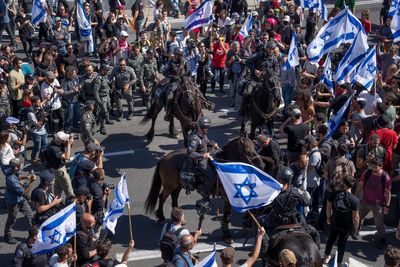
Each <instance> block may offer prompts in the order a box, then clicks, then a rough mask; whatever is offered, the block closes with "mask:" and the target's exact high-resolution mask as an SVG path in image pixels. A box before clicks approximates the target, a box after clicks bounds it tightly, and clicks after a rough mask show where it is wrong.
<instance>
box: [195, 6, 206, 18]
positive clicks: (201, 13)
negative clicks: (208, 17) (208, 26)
mask: <svg viewBox="0 0 400 267" xmlns="http://www.w3.org/2000/svg"><path fill="white" fill-rule="evenodd" d="M203 13H204V8H202V9H200V10H199V12H198V13H197V14H196V17H200V18H201V16H203Z"/></svg>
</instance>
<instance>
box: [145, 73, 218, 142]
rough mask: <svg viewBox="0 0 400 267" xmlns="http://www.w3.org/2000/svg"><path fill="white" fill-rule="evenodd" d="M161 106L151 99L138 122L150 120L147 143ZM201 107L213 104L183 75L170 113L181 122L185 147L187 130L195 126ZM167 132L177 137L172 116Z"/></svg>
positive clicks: (151, 137) (200, 114)
mask: <svg viewBox="0 0 400 267" xmlns="http://www.w3.org/2000/svg"><path fill="white" fill-rule="evenodd" d="M159 86H162V85H159ZM155 90H157V88H155V89H154V90H153V91H155ZM162 108H163V106H162V104H160V103H159V101H153V103H152V104H151V106H150V109H149V110H148V112H147V114H146V115H145V117H144V118H143V119H142V121H141V122H140V124H144V123H147V122H148V121H149V120H151V127H150V130H149V131H148V132H147V134H146V138H147V140H148V142H149V143H150V142H151V141H153V138H154V126H155V123H156V120H157V116H158V114H159V113H160V111H161V110H162ZM203 108H207V109H213V108H214V104H213V103H211V102H209V101H207V100H206V99H205V98H204V96H203V94H202V93H201V92H200V90H199V89H198V88H197V85H196V84H195V83H193V81H192V80H191V78H190V77H186V76H185V77H183V78H182V81H181V83H180V88H178V89H177V90H176V92H175V95H174V99H173V104H172V114H173V116H174V117H175V118H177V119H178V120H179V122H180V123H181V127H182V133H183V140H184V145H185V147H187V142H188V133H189V131H190V130H192V129H195V128H196V122H197V120H198V119H199V118H200V117H202V116H203V113H202V109H203ZM169 133H170V134H171V135H172V136H174V137H177V131H176V130H175V127H174V118H173V117H172V118H171V120H170V122H169Z"/></svg>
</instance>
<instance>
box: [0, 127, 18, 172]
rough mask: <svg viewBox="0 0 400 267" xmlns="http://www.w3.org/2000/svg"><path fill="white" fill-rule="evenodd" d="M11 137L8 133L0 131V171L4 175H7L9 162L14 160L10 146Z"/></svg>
mask: <svg viewBox="0 0 400 267" xmlns="http://www.w3.org/2000/svg"><path fill="white" fill-rule="evenodd" d="M10 142H11V137H10V133H9V132H8V131H2V132H1V133H0V160H1V170H2V171H3V173H4V175H7V173H8V171H9V169H10V166H9V163H10V160H11V159H13V158H15V156H14V151H13V149H12V147H11V145H10Z"/></svg>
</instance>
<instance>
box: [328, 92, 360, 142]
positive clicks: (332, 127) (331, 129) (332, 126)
mask: <svg viewBox="0 0 400 267" xmlns="http://www.w3.org/2000/svg"><path fill="white" fill-rule="evenodd" d="M352 98H353V95H351V96H349V98H348V99H347V100H346V102H345V103H344V105H343V106H342V107H341V108H340V109H339V111H338V113H336V114H334V115H332V117H331V118H330V119H329V121H328V134H327V135H326V136H325V138H324V140H328V139H329V138H330V137H331V136H332V134H334V133H335V131H336V129H337V128H338V126H339V123H340V122H341V121H342V119H343V115H344V113H345V112H346V110H347V108H348V107H349V105H350V102H351V99H352Z"/></svg>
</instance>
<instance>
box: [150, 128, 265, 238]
mask: <svg viewBox="0 0 400 267" xmlns="http://www.w3.org/2000/svg"><path fill="white" fill-rule="evenodd" d="M186 157H187V153H186V150H185V149H179V150H175V151H172V152H170V153H168V154H167V155H165V156H164V157H163V158H161V159H160V160H159V161H158V163H157V167H156V169H155V172H154V176H153V182H152V185H151V189H150V192H149V194H148V196H147V199H146V204H145V209H146V212H147V214H149V213H152V212H154V211H155V208H156V205H157V201H159V203H158V209H157V210H156V211H155V214H156V216H157V218H158V221H159V222H163V221H164V220H165V216H164V212H163V205H164V202H165V200H166V199H167V198H168V196H169V195H171V197H172V207H178V197H179V193H180V191H181V189H182V186H181V182H180V175H179V173H180V170H181V166H182V162H183V160H185V159H186ZM215 159H216V160H220V159H221V160H223V161H233V162H245V163H248V164H254V165H255V166H257V167H258V168H260V169H263V167H264V162H263V161H262V160H261V158H260V157H259V156H258V155H257V153H256V151H255V149H254V144H253V142H252V141H251V140H250V139H249V138H247V137H245V136H241V137H238V138H235V139H233V140H232V141H230V142H229V143H228V144H226V145H225V146H224V147H223V148H222V151H221V152H219V153H218V154H217V155H216V157H215ZM161 188H162V191H161ZM160 191H161V193H160ZM219 191H220V192H219V194H220V195H221V196H223V198H224V215H223V219H222V222H221V228H222V232H223V239H224V241H225V242H227V243H230V242H231V241H232V238H231V235H230V232H229V229H228V224H229V218H230V214H231V209H232V207H231V205H230V203H229V201H228V199H227V198H226V194H225V192H223V187H222V185H221V184H220V186H219Z"/></svg>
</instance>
